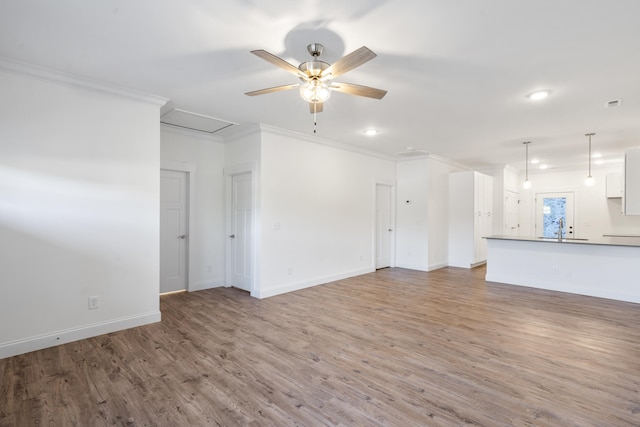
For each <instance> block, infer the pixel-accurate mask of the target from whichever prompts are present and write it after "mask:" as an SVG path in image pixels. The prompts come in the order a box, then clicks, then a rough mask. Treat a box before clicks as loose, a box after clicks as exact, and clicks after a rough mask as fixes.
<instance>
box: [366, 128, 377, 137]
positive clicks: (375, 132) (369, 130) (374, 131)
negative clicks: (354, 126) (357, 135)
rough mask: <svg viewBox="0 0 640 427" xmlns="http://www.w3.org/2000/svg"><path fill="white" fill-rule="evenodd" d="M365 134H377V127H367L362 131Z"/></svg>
mask: <svg viewBox="0 0 640 427" xmlns="http://www.w3.org/2000/svg"><path fill="white" fill-rule="evenodd" d="M364 134H365V135H368V136H373V135H377V134H378V130H377V129H367V130H365V131H364Z"/></svg>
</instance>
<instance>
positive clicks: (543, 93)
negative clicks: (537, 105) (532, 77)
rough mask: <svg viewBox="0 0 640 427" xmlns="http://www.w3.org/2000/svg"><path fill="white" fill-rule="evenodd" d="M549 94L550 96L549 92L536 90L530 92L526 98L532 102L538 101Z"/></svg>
mask: <svg viewBox="0 0 640 427" xmlns="http://www.w3.org/2000/svg"><path fill="white" fill-rule="evenodd" d="M550 94H551V91H550V90H538V91H536V92H532V93H530V94H529V95H527V98H529V99H531V100H532V101H538V100H540V99H544V98H546V97H547V96H549V95H550Z"/></svg>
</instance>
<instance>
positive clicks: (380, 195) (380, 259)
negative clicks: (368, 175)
mask: <svg viewBox="0 0 640 427" xmlns="http://www.w3.org/2000/svg"><path fill="white" fill-rule="evenodd" d="M391 206H392V203H391V186H389V185H382V184H376V251H375V252H376V269H379V268H386V267H390V266H391V264H392V263H391V255H392V250H391V249H392V238H393V228H392V222H391Z"/></svg>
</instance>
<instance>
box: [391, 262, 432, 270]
mask: <svg viewBox="0 0 640 427" xmlns="http://www.w3.org/2000/svg"><path fill="white" fill-rule="evenodd" d="M396 267H397V268H406V269H407V270H417V271H429V267H428V266H427V265H425V264H411V263H401V264H396Z"/></svg>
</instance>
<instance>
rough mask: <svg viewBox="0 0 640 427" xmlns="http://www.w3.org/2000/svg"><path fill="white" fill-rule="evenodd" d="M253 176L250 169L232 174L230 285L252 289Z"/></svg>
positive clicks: (247, 289)
mask: <svg viewBox="0 0 640 427" xmlns="http://www.w3.org/2000/svg"><path fill="white" fill-rule="evenodd" d="M251 199H252V176H251V173H250V172H247V173H241V174H237V175H233V176H232V177H231V218H230V220H231V221H230V222H231V223H230V230H231V233H230V234H229V239H230V250H229V252H230V254H229V255H230V265H229V267H230V268H231V274H230V275H229V276H230V280H231V283H229V285H231V286H233V287H236V288H239V289H243V290H245V291H248V292H251V282H252V281H251V278H252V268H253V263H252V256H251V255H252V252H253V245H252V243H253V206H252V202H251Z"/></svg>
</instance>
